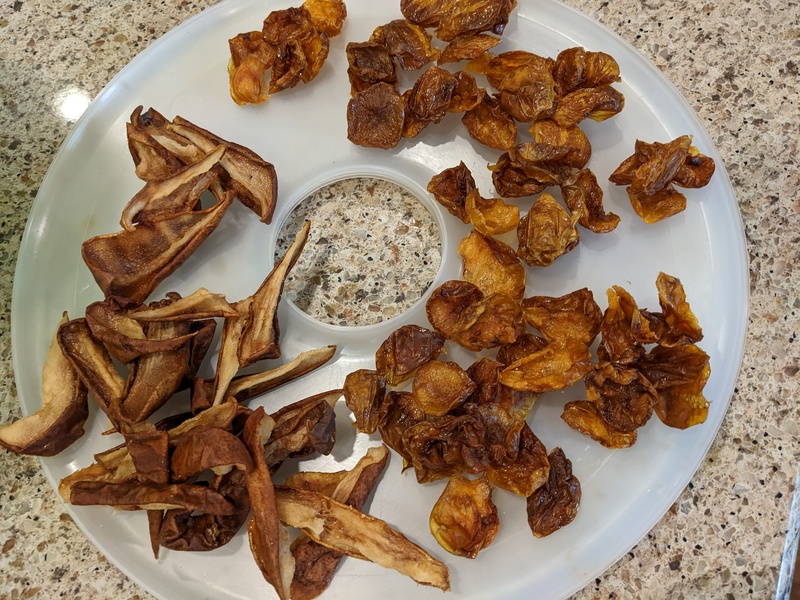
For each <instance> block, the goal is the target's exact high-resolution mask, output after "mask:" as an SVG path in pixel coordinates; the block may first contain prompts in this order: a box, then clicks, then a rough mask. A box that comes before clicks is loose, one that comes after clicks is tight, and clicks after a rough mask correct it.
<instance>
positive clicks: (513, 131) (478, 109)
mask: <svg viewBox="0 0 800 600" xmlns="http://www.w3.org/2000/svg"><path fill="white" fill-rule="evenodd" d="M461 122H462V123H463V124H464V126H465V127H466V128H467V132H468V133H469V135H470V136H471V137H472V138H473V139H475V140H477V141H479V142H480V143H482V144H486V145H487V146H489V147H490V148H496V149H498V150H508V149H509V148H512V147H513V146H514V144H516V142H517V125H516V123H514V119H512V118H511V116H510V115H509V114H508V113H507V112H505V111H504V110H503V109H502V108H501V107H500V104H499V103H498V101H497V100H496V99H494V98H492V97H491V96H490V95H489V94H487V93H485V92H484V94H483V98H482V99H481V102H480V104H478V105H477V106H475V108H473V109H471V110H468V111H467V112H465V113H464V116H463V117H462V118H461Z"/></svg>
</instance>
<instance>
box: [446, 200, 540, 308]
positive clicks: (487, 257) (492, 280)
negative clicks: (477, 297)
mask: <svg viewBox="0 0 800 600" xmlns="http://www.w3.org/2000/svg"><path fill="white" fill-rule="evenodd" d="M473 193H476V192H473ZM458 253H459V254H460V255H461V259H462V270H461V277H462V279H463V280H464V281H468V282H470V283H473V284H475V285H476V286H477V287H478V288H479V289H480V290H481V292H483V294H484V295H486V296H490V295H492V294H498V293H499V294H506V295H508V296H510V297H511V298H513V299H514V300H516V301H517V302H519V301H521V300H522V296H523V295H524V294H525V278H526V271H525V267H524V266H523V265H522V264H521V263H520V261H519V258H517V255H516V253H515V252H514V249H513V248H512V247H511V246H509V245H508V244H506V243H505V242H501V241H500V240H496V239H494V238H493V237H491V236H489V235H484V234H483V233H480V232H478V231H475V230H474V229H473V230H472V231H471V232H470V234H469V235H468V236H467V237H465V238H464V239H463V240H461V242H459V244H458Z"/></svg>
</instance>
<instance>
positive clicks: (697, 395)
mask: <svg viewBox="0 0 800 600" xmlns="http://www.w3.org/2000/svg"><path fill="white" fill-rule="evenodd" d="M709 360H710V359H709V356H708V354H706V353H705V352H704V351H703V350H701V349H700V348H699V347H697V346H695V345H694V344H687V345H682V346H674V347H672V348H668V347H664V346H656V347H654V348H653V349H651V350H650V351H649V352H648V353H647V354H646V355H645V356H643V357H642V358H640V359H639V361H638V362H637V363H636V368H637V369H638V370H639V371H640V372H641V373H642V374H643V375H644V376H645V377H646V378H647V379H648V380H649V381H650V382H651V383H652V384H653V387H655V389H656V391H657V392H658V402H657V403H656V405H655V411H656V414H657V415H658V417H659V419H661V421H662V422H663V423H664V424H666V425H668V426H670V427H676V428H678V429H686V428H687V427H692V426H694V425H698V424H700V423H703V422H705V420H706V418H707V417H708V407H709V403H708V400H706V398H705V396H704V395H703V389H704V388H705V385H706V382H707V381H708V377H709V376H710V375H711V366H710V364H709Z"/></svg>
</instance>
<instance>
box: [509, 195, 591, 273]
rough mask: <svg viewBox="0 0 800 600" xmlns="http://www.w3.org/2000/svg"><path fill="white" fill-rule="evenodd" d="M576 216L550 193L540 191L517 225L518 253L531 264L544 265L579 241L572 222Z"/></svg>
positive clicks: (573, 246)
mask: <svg viewBox="0 0 800 600" xmlns="http://www.w3.org/2000/svg"><path fill="white" fill-rule="evenodd" d="M577 222H578V215H572V216H570V215H569V214H568V213H567V211H566V210H564V208H563V207H562V206H561V205H560V204H559V203H558V202H557V201H556V200H555V198H553V197H552V196H551V195H550V194H542V195H541V196H540V197H539V199H538V200H536V202H535V203H534V204H533V206H532V207H531V209H530V210H529V211H528V214H527V215H525V216H524V217H522V219H520V222H519V227H518V228H517V238H518V239H519V246H518V247H517V256H519V257H520V259H522V261H523V262H524V263H525V264H527V265H530V266H539V267H546V266H547V265H550V264H552V263H553V261H554V260H555V259H557V258H558V257H559V256H563V255H564V254H566V253H567V252H569V251H570V250H572V249H573V248H575V247H576V246H577V245H578V242H580V239H581V236H580V234H579V233H578V229H577V228H576V227H575V224H576V223H577Z"/></svg>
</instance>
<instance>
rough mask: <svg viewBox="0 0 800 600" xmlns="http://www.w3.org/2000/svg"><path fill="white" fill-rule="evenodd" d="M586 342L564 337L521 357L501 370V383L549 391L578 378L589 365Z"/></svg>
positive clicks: (589, 358) (558, 388) (532, 389)
mask: <svg viewBox="0 0 800 600" xmlns="http://www.w3.org/2000/svg"><path fill="white" fill-rule="evenodd" d="M591 358H592V355H591V353H590V352H589V348H588V346H586V344H584V343H583V342H580V341H578V340H575V339H571V338H566V339H562V340H557V341H555V342H551V343H550V344H548V345H547V346H546V347H545V348H543V349H542V350H538V351H537V352H534V353H533V354H530V355H528V356H526V357H523V358H520V359H519V360H517V361H515V362H513V363H511V364H510V365H508V366H507V367H506V368H505V369H504V370H503V371H501V372H500V383H502V384H503V385H506V386H508V387H510V388H512V389H515V390H522V391H527V392H552V391H555V390H562V389H564V388H567V387H569V386H571V385H572V384H573V383H575V382H576V381H578V380H580V379H581V377H583V376H584V375H585V374H586V373H587V372H588V371H589V369H590V368H591V365H590V362H591Z"/></svg>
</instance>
